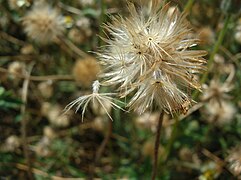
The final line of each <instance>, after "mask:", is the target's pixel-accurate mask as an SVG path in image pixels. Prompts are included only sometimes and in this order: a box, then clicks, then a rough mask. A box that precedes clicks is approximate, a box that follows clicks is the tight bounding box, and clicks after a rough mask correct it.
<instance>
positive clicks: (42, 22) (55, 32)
mask: <svg viewBox="0 0 241 180" xmlns="http://www.w3.org/2000/svg"><path fill="white" fill-rule="evenodd" d="M63 22H64V21H63V17H62V16H61V15H60V14H59V12H58V11H57V10H56V9H53V8H52V7H50V6H48V5H47V4H44V3H40V4H35V5H34V6H33V8H32V10H31V11H30V12H29V13H27V15H26V16H25V17H24V18H23V26H24V30H25V32H26V33H27V35H28V36H29V37H30V38H31V39H33V40H35V41H37V42H39V43H41V44H46V43H49V42H52V41H54V40H55V38H56V37H57V36H60V35H61V34H62V33H63V31H64V26H63Z"/></svg>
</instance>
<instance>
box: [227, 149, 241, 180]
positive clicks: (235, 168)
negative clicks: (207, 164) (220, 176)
mask: <svg viewBox="0 0 241 180" xmlns="http://www.w3.org/2000/svg"><path fill="white" fill-rule="evenodd" d="M240 154H241V146H240V145H237V146H236V147H234V148H233V149H231V150H230V152H229V155H228V157H227V158H226V161H227V162H228V163H229V169H230V170H231V171H232V172H233V173H234V174H235V175H236V176H238V177H239V178H240V177H241V156H240Z"/></svg>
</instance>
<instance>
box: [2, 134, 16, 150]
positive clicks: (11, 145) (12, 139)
mask: <svg viewBox="0 0 241 180" xmlns="http://www.w3.org/2000/svg"><path fill="white" fill-rule="evenodd" d="M20 145H21V140H20V138H19V137H17V136H15V135H11V136H9V137H8V138H7V139H6V140H5V143H3V144H2V146H0V150H1V151H4V152H14V151H15V150H16V149H18V148H19V147H20Z"/></svg>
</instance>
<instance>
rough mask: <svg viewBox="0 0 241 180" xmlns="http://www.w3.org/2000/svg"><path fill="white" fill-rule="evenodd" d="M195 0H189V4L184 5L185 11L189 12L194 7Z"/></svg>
mask: <svg viewBox="0 0 241 180" xmlns="http://www.w3.org/2000/svg"><path fill="white" fill-rule="evenodd" d="M193 3H194V0H188V2H187V4H186V5H185V7H184V12H189V11H190V10H191V8H192V5H193Z"/></svg>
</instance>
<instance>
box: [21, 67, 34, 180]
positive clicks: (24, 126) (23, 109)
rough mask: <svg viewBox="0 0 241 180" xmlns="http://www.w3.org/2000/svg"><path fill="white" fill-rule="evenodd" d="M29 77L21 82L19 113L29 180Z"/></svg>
mask: <svg viewBox="0 0 241 180" xmlns="http://www.w3.org/2000/svg"><path fill="white" fill-rule="evenodd" d="M32 68H33V65H31V66H30V70H29V72H28V73H27V77H29V76H30V74H31V71H32ZM29 82H30V80H29V78H26V79H25V80H24V82H23V92H22V101H23V104H22V106H21V115H22V120H21V137H22V142H23V153H24V158H25V160H26V163H27V166H28V171H27V173H28V178H29V179H30V180H32V179H34V178H33V173H32V166H31V159H30V152H29V149H28V139H27V124H28V119H27V117H26V104H27V97H28V87H29Z"/></svg>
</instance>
